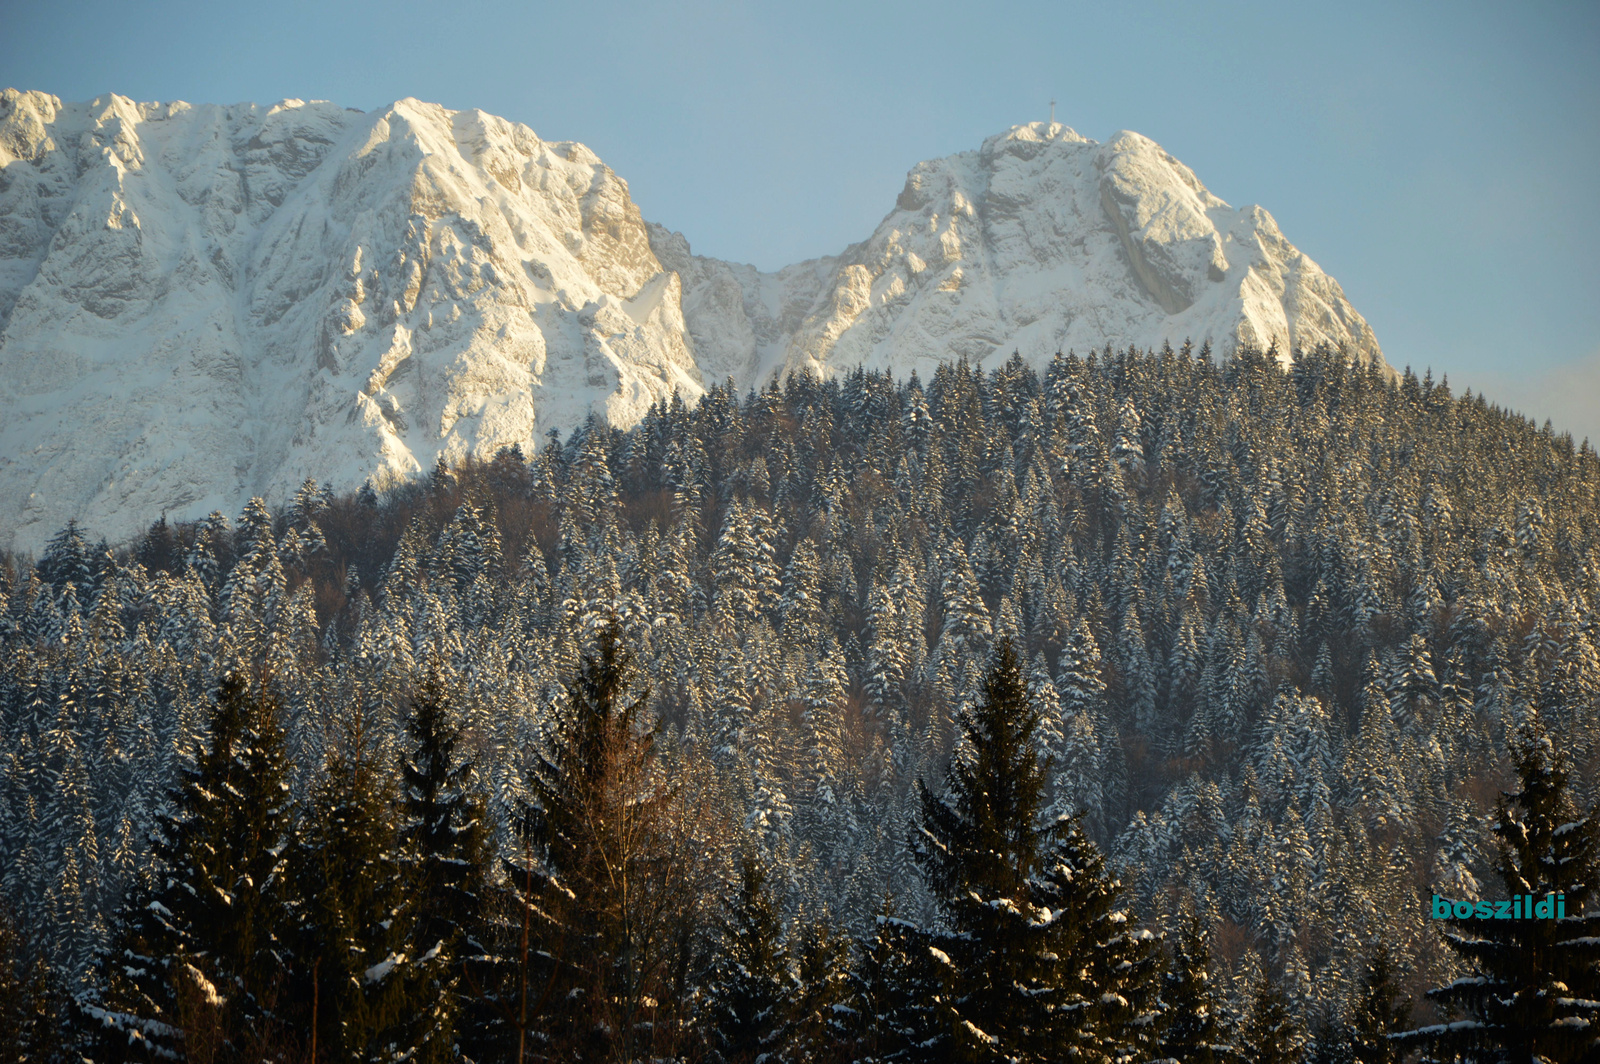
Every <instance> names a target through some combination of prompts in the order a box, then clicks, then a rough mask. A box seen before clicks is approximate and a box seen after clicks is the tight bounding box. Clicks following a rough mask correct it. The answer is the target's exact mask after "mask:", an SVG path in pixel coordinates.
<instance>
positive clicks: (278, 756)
mask: <svg viewBox="0 0 1600 1064" xmlns="http://www.w3.org/2000/svg"><path fill="white" fill-rule="evenodd" d="M277 717H278V707H277V706H276V704H275V703H274V702H273V701H271V699H270V698H269V697H268V696H267V695H266V694H265V692H264V691H263V690H262V689H261V688H260V687H259V686H256V685H253V684H251V683H250V682H248V681H247V680H246V679H245V678H244V677H243V676H241V675H240V674H239V673H237V672H235V673H230V674H229V675H228V676H227V677H226V678H225V679H224V680H223V682H222V685H221V688H220V690H219V691H218V692H217V695H216V704H215V709H214V712H213V716H212V719H211V736H210V742H209V744H208V746H207V748H206V749H205V750H203V751H201V752H200V754H199V756H198V758H197V760H196V762H195V763H194V764H193V765H192V766H190V767H189V768H187V769H186V770H185V772H184V777H183V781H182V783H181V785H180V786H179V788H178V789H177V791H176V793H174V794H173V795H172V798H171V811H170V812H169V813H168V814H166V815H165V816H163V817H162V819H161V821H160V823H159V826H158V831H157V837H156V841H155V845H156V860H157V862H158V870H157V873H156V879H155V884H154V886H153V887H152V888H151V890H150V891H149V893H148V894H141V895H135V896H134V897H132V898H130V899H129V901H127V902H126V903H125V904H124V905H123V908H122V911H121V914H120V916H119V919H118V926H117V928H116V930H115V937H114V940H113V945H112V948H111V949H109V950H108V951H107V952H106V953H105V954H104V955H103V956H102V958H101V960H100V976H101V984H100V985H101V987H102V990H101V991H100V992H99V993H97V994H94V995H90V996H89V997H87V998H86V999H85V1000H84V1004H83V1008H84V1011H85V1012H86V1014H87V1015H88V1017H89V1018H90V1021H91V1022H90V1029H91V1030H92V1031H93V1032H94V1040H95V1043H96V1044H95V1047H94V1050H93V1052H94V1056H95V1059H97V1060H107V1061H117V1060H141V1061H142V1060H152V1059H171V1058H174V1057H176V1058H179V1059H183V1058H186V1057H187V1058H189V1059H204V1058H208V1057H209V1058H210V1059H217V1060H245V1059H253V1060H259V1059H263V1058H266V1059H271V1058H274V1057H278V1056H281V1055H283V1054H284V1053H285V1052H287V1051H289V1050H290V1049H291V1048H292V1045H293V1043H294V1042H295V1038H294V1037H293V1035H292V1034H291V1033H290V1032H289V1031H288V1029H287V1027H286V1024H285V1019H284V1016H283V1015H282V1011H281V1006H282V1005H283V1004H284V1003H285V1002H286V1000H287V991H288V985H287V983H288V976H289V974H290V973H289V970H288V964H287V961H288V958H287V953H286V950H287V947H288V945H289V937H290V934H291V931H292V927H293V922H294V916H293V908H292V895H291V893H290V889H291V888H290V884H289V883H288V882H287V878H286V876H285V874H284V873H285V863H286V860H287V857H286V853H287V848H288V843H289V841H290V839H291V837H292V834H293V809H292V808H291V805H290V796H289V788H288V785H287V782H286V780H285V774H286V772H285V769H286V765H285V756H284V740H283V729H282V727H281V725H280V724H279V722H278V719H277Z"/></svg>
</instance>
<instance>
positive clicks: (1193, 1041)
mask: <svg viewBox="0 0 1600 1064" xmlns="http://www.w3.org/2000/svg"><path fill="white" fill-rule="evenodd" d="M1161 1002H1162V1005H1164V1006H1165V1008H1166V1013H1167V1017H1168V1020H1167V1026H1166V1030H1165V1031H1164V1032H1162V1037H1161V1053H1162V1055H1163V1056H1166V1057H1171V1058H1172V1059H1174V1060H1177V1061H1181V1062H1182V1064H1235V1062H1238V1064H1242V1061H1241V1060H1240V1058H1239V1056H1238V1054H1237V1052H1236V1051H1235V1049H1234V1047H1233V1030H1232V1026H1233V1025H1232V1017H1230V1016H1229V1015H1228V1012H1227V1010H1226V1008H1225V1006H1224V1003H1223V1000H1222V996H1221V995H1220V994H1219V993H1218V992H1217V989H1216V987H1214V986H1213V985H1212V983H1211V949H1210V946H1209V945H1208V944H1207V941H1206V934H1205V928H1204V927H1203V926H1202V925H1201V923H1200V919H1199V917H1198V916H1197V915H1196V914H1195V913H1194V912H1193V911H1190V912H1188V913H1186V914H1185V916H1184V918H1183V923H1182V924H1181V926H1180V927H1179V928H1178V937H1177V941H1176V942H1174V943H1173V947H1172V960H1171V962H1170V964H1169V965H1168V967H1167V972H1166V974H1165V975H1164V976H1163V977H1162V984H1161Z"/></svg>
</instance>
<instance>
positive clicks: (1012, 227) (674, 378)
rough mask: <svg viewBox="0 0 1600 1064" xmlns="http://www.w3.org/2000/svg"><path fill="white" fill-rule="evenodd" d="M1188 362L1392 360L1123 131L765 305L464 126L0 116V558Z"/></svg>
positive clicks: (1012, 169) (957, 166) (1007, 167)
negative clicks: (49, 542) (602, 424)
mask: <svg viewBox="0 0 1600 1064" xmlns="http://www.w3.org/2000/svg"><path fill="white" fill-rule="evenodd" d="M1185 338H1192V339H1193V340H1194V341H1195V342H1196V343H1200V342H1202V341H1207V340H1209V341H1210V342H1211V343H1212V344H1213V345H1214V346H1215V347H1217V348H1218V349H1219V350H1221V351H1224V352H1225V351H1227V350H1230V349H1231V348H1232V347H1234V346H1236V345H1237V344H1238V343H1239V342H1241V341H1245V342H1251V343H1255V344H1258V345H1260V346H1263V347H1265V346H1268V345H1270V344H1272V343H1276V344H1277V346H1278V349H1279V351H1280V352H1282V353H1283V354H1284V357H1288V352H1290V351H1291V350H1292V349H1293V348H1294V347H1296V346H1301V345H1306V346H1309V345H1313V344H1316V343H1318V342H1321V341H1324V340H1326V341H1329V342H1331V343H1334V344H1344V345H1346V347H1347V348H1348V349H1349V350H1350V351H1351V352H1352V353H1354V354H1356V355H1358V356H1359V357H1361V358H1363V359H1381V357H1382V356H1381V354H1380V352H1379V350H1378V345H1377V342H1376V340H1375V339H1374V337H1373V335H1372V331H1371V329H1370V328H1369V327H1368V326H1367V324H1366V322H1365V321H1364V320H1363V319H1362V318H1361V316H1360V315H1359V314H1357V313H1356V312H1355V310H1354V309H1353V308H1352V307H1351V306H1350V304H1349V303H1348V302H1347V301H1346V300H1345V299H1344V296H1343V293H1342V292H1341V291H1340V289H1339V286H1338V284H1337V283H1336V282H1335V281H1334V280H1333V279H1332V278H1330V277H1328V276H1327V275H1326V274H1324V273H1323V272H1322V271H1321V270H1320V269H1319V268H1318V267H1317V266H1316V264H1315V263H1313V262H1312V261H1311V260H1310V259H1308V258H1306V256H1304V255H1303V254H1301V253H1300V252H1299V251H1298V250H1296V249H1295V248H1294V247H1293V245H1291V244H1289V243H1288V241H1287V240H1285V239H1284V237H1283V235H1282V234H1281V233H1280V232H1279V231H1278V228H1277V226H1276V224H1275V223H1274V222H1273V220H1272V218H1271V216H1270V215H1268V214H1267V213H1266V212H1265V211H1263V210H1261V209H1260V208H1258V207H1248V208H1244V209H1242V210H1238V211H1235V210H1234V209H1232V208H1230V207H1229V206H1228V205H1227V204H1225V203H1223V202H1222V201H1221V200H1220V199H1218V198H1216V197H1215V196H1213V195H1211V194H1210V193H1209V192H1207V191H1206V189H1205V187H1204V186H1203V185H1201V184H1200V182H1199V181H1198V179H1196V178H1195V176H1194V174H1193V173H1192V172H1191V171H1190V170H1189V169H1188V168H1187V167H1185V166H1183V165H1182V164H1181V163H1179V162H1178V161H1177V160H1175V159H1173V158H1172V157H1171V156H1169V155H1167V154H1166V153H1165V152H1163V151H1162V150H1161V149H1160V148H1159V147H1158V146H1157V145H1155V144H1154V143H1153V142H1151V141H1149V140H1147V139H1145V138H1143V137H1140V136H1138V135H1137V134H1133V133H1120V134H1118V135H1117V136H1116V137H1114V138H1113V139H1112V140H1111V141H1109V142H1108V143H1106V144H1097V143H1095V142H1093V141H1089V140H1086V139H1084V138H1082V137H1080V136H1078V135H1077V134H1076V133H1074V132H1073V131H1072V130H1070V129H1067V128H1066V127H1064V126H1060V125H1049V126H1047V125H1045V124H1043V123H1035V124H1032V125H1024V126H1018V127H1016V128H1014V129H1012V130H1011V131H1010V132H1008V133H1005V134H1001V135H999V136H996V137H991V138H990V139H989V140H988V141H986V142H985V143H984V145H983V147H982V148H981V149H980V150H978V151H976V152H964V153H962V154H959V155H955V156H951V157H949V158H946V159H939V160H934V161H931V162H925V163H921V164H919V165H918V166H916V167H915V168H914V169H913V170H912V171H911V174H910V175H909V177H908V178H907V181H906V186H905V189H904V190H903V191H902V192H901V194H900V197H899V199H898V201H897V202H896V204H895V206H894V209H893V210H892V211H891V212H890V213H889V215H888V216H887V217H886V218H885V219H884V221H883V222H882V224H880V225H879V227H878V229H877V231H876V232H875V233H874V234H873V235H872V236H871V237H870V238H869V239H868V240H866V241H864V242H863V243H860V244H856V245H853V246H852V247H850V248H848V249H846V250H845V251H844V252H843V253H842V254H841V255H839V256H837V257H833V258H824V259H817V260H813V261H810V262H806V263H801V264H799V265H796V266H790V267H788V268H786V269H783V270H781V271H779V272H777V273H775V274H774V273H761V272H759V271H757V270H756V269H755V268H753V267H750V266H743V265H737V264H732V263H725V262H721V261H719V260H716V259H708V258H703V257H699V256H696V255H694V254H693V253H692V252H691V251H690V248H689V244H688V242H687V241H686V240H685V239H684V238H683V237H682V236H680V235H678V234H675V233H671V232H668V231H666V230H665V229H662V228H661V227H659V226H654V225H650V224H648V223H646V222H645V221H644V220H643V219H642V218H641V217H640V214H639V211H638V208H637V207H636V206H635V205H634V203H633V201H632V200H631V199H630V198H629V195H628V186H627V183H626V182H625V181H623V180H622V179H621V178H619V177H618V176H617V175H615V174H614V173H612V172H611V170H610V169H608V168H607V167H606V166H605V165H604V164H602V163H601V162H600V160H599V159H598V158H597V157H596V156H595V155H594V154H593V153H592V152H590V151H589V150H588V149H587V148H585V147H583V146H582V145H581V144H575V143H555V142H547V141H542V140H540V139H539V137H538V136H537V135H536V134H535V133H534V132H533V131H532V130H531V129H529V128H528V127H526V126H522V125H517V124H514V123H510V122H507V121H505V120H503V119H499V118H495V117H493V116H491V115H487V114H484V113H482V112H480V111H460V112H457V111H449V110H446V109H444V108H442V107H440V106H438V105H435V104H426V103H421V102H418V101H416V100H402V101H399V102H398V103H395V104H393V105H391V106H389V107H386V108H383V109H381V110H379V111H375V112H371V113H361V112H357V111H352V110H349V109H345V108H341V107H337V106H335V105H333V104H329V103H320V102H312V103H304V102H302V101H299V100H287V101H284V102H282V103H280V104H277V105H275V106H272V107H261V106H257V105H254V104H242V105H236V106H230V107H221V106H190V105H189V104H185V103H166V104H139V103H134V102H132V101H130V100H127V99H125V98H123V97H120V96H106V97H101V98H99V99H97V100H94V101H91V102H89V103H78V104H71V103H65V104H64V103H62V102H61V101H60V100H58V99H56V98H55V97H52V96H48V95H45V94H42V93H37V92H18V91H15V90H6V91H5V92H4V93H3V94H0V545H5V544H6V543H8V542H9V543H10V544H11V545H13V546H15V547H18V548H23V549H33V548H37V547H38V546H39V545H40V544H41V543H42V542H43V541H44V539H45V538H46V537H47V536H48V535H49V534H50V533H51V532H53V531H54V530H55V529H57V528H59V527H60V526H61V525H62V524H64V523H65V522H66V520H67V519H68V518H69V517H77V518H79V519H80V520H81V521H83V522H85V523H87V524H89V525H91V526H92V527H93V528H94V529H95V530H96V531H98V532H102V533H104V534H106V535H107V536H110V537H112V538H119V537H125V536H128V535H131V534H132V533H134V532H135V531H137V530H138V529H139V528H140V527H142V526H143V525H144V524H146V523H148V522H149V521H150V520H151V519H153V518H154V517H155V516H157V515H159V514H161V513H163V512H165V513H170V514H172V515H173V516H174V517H193V516H196V515H199V514H203V513H205V512H207V511H209V510H211V509H214V508H220V509H223V510H225V511H228V512H237V510H238V507H239V506H240V505H241V504H242V502H243V500H244V499H246V498H248V497H249V496H251V495H257V494H260V495H266V496H267V497H269V498H282V497H283V496H284V495H285V494H286V493H287V492H288V491H289V490H291V489H292V488H293V487H294V486H296V485H298V484H299V483H300V481H301V480H302V479H303V478H305V477H306V476H315V477H317V478H318V479H320V480H323V481H333V482H335V483H337V484H340V485H349V484H351V483H352V482H355V483H359V482H360V481H361V480H363V479H365V478H367V477H373V478H374V479H376V480H378V481H380V482H381V481H384V480H388V479H393V478H397V477H404V476H407V475H410V474H413V473H415V472H417V471H418V470H420V469H423V468H426V467H428V466H430V465H432V463H433V462H434V460H435V459H436V457H437V456H439V455H440V454H443V455H445V456H446V457H447V458H449V459H452V460H454V459H459V458H461V457H463V456H465V455H468V454H474V455H479V456H488V455H490V454H492V453H493V452H494V451H495V450H497V449H498V448H500V447H501V446H504V445H507V444H512V443H518V444H521V445H523V447H524V448H525V449H527V448H529V447H530V446H531V445H533V444H535V443H537V442H538V440H539V437H540V436H542V435H543V434H544V433H546V432H548V431H550V430H551V429H563V430H566V429H570V428H572V427H573V426H575V425H577V424H579V423H581V422H582V421H583V420H584V419H585V418H586V417H587V416H589V415H591V414H594V415H596V416H599V417H602V418H604V419H606V420H608V421H609V422H611V423H613V424H618V425H630V424H632V423H634V422H635V421H637V420H638V419H639V418H640V417H641V416H642V415H643V413H644V411H645V410H646V409H648V407H649V405H650V404H651V403H652V402H654V401H656V400H657V399H660V398H664V397H667V396H670V395H671V394H672V393H673V392H674V391H677V392H679V393H681V394H682V395H683V396H684V397H685V399H686V400H689V401H693V400H694V399H696V398H697V397H698V396H700V395H701V394H703V393H704V390H705V388H706V386H707V385H708V384H712V383H716V382H720V381H722V380H724V379H726V378H730V377H731V378H732V379H733V380H734V381H735V382H736V383H737V384H738V385H739V386H741V387H747V386H757V385H760V384H762V383H764V382H765V381H767V380H769V379H771V377H772V376H773V375H775V374H784V373H790V372H795V371H799V370H811V371H814V372H818V373H822V374H827V373H831V372H834V371H837V370H840V369H846V368H850V367H853V366H855V365H857V364H862V363H864V364H866V365H868V366H869V367H877V368H889V369H893V370H895V371H896V372H897V373H904V372H908V371H910V370H911V369H913V368H920V369H923V371H924V372H927V370H928V369H931V367H932V366H934V365H936V364H937V363H938V362H940V361H944V360H948V359H951V358H955V357H961V356H965V357H967V358H970V359H973V360H976V361H985V360H988V359H991V358H1004V357H1007V356H1009V355H1010V354H1011V352H1012V351H1013V350H1017V351H1020V352H1021V353H1022V354H1023V355H1024V356H1025V357H1026V358H1028V359H1029V360H1030V361H1033V362H1036V363H1042V362H1043V360H1045V359H1048V358H1049V357H1050V356H1051V355H1053V354H1054V353H1055V352H1056V351H1057V350H1058V349H1064V348H1070V347H1076V348H1077V349H1079V350H1086V349H1088V348H1091V347H1100V346H1102V345H1104V344H1106V343H1111V344H1113V345H1117V346H1119V347H1120V346H1126V345H1127V344H1130V343H1133V344H1139V345H1141V346H1144V345H1158V344H1160V343H1161V342H1162V341H1165V340H1170V341H1171V342H1173V343H1174V344H1176V343H1179V342H1181V341H1182V340H1183V339H1185Z"/></svg>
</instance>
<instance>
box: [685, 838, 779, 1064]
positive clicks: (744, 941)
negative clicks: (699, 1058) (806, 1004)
mask: <svg viewBox="0 0 1600 1064" xmlns="http://www.w3.org/2000/svg"><path fill="white" fill-rule="evenodd" d="M730 886H731V892H730V894H729V896H728V898H727V900H726V901H725V902H724V903H723V910H724V911H723V915H722V918H721V920H720V921H719V923H720V932H721V934H720V937H719V939H718V945H717V948H716V953H715V955H714V957H713V959H712V963H711V967H710V969H709V971H707V973H706V975H705V978H704V984H705V993H706V996H707V999H708V1008H707V1012H708V1016H707V1022H706V1027H707V1031H706V1034H707V1041H708V1042H709V1043H710V1051H711V1059H712V1060H713V1061H715V1062H717V1064H756V1062H758V1061H767V1060H775V1059H776V1058H777V1056H778V1053H779V1051H780V1050H781V1049H782V1048H783V1045H784V1040H785V1039H786V1037H787V1036H788V1027H789V1022H788V1021H789V1017H788V1004H789V1000H790V998H791V997H792V996H793V995H794V990H795V987H794V980H793V978H792V977H791V975H790V973H789V956H788V951H787V949H786V947H785V945H784V941H783V938H784V934H783V921H782V918H781V917H780V916H779V914H778V907H777V905H776V904H775V903H774V901H773V898H772V893H771V891H770V890H769V889H768V887H767V873H766V870H765V869H764V868H763V867H762V865H761V862H760V860H759V859H758V858H757V857H755V856H754V855H752V854H750V853H748V852H746V853H743V854H741V855H740V857H739V860H738V879H737V881H736V882H734V883H732V884H730Z"/></svg>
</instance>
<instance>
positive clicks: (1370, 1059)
mask: <svg viewBox="0 0 1600 1064" xmlns="http://www.w3.org/2000/svg"><path fill="white" fill-rule="evenodd" d="M1365 969H1366V970H1365V971H1363V972H1362V973H1361V982H1360V984H1359V985H1358V987H1357V990H1356V997H1355V1000H1354V1001H1352V1002H1351V1005H1350V1014H1349V1017H1348V1021H1347V1022H1348V1025H1349V1030H1350V1043H1351V1046H1350V1048H1351V1053H1352V1057H1353V1059H1354V1060H1357V1061H1359V1062H1360V1064H1400V1061H1401V1059H1402V1057H1403V1056H1404V1051H1403V1049H1402V1048H1401V1046H1400V1044H1399V1043H1398V1042H1397V1041H1395V1040H1393V1039H1391V1038H1390V1037H1389V1036H1390V1035H1392V1034H1397V1033H1399V1032H1401V1031H1404V1030H1405V1029H1406V1028H1407V1026H1408V1025H1409V1022H1410V1019H1411V1001H1410V999H1409V998H1402V997H1401V994H1400V989H1399V987H1397V986H1396V985H1395V978H1396V975H1397V973H1396V972H1395V966H1394V955H1393V954H1392V953H1390V951H1389V947H1388V946H1386V945H1384V944H1382V943H1379V944H1378V946H1377V947H1376V948H1375V949H1374V950H1373V952H1372V954H1371V955H1370V956H1369V957H1367V959H1366V963H1365Z"/></svg>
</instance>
